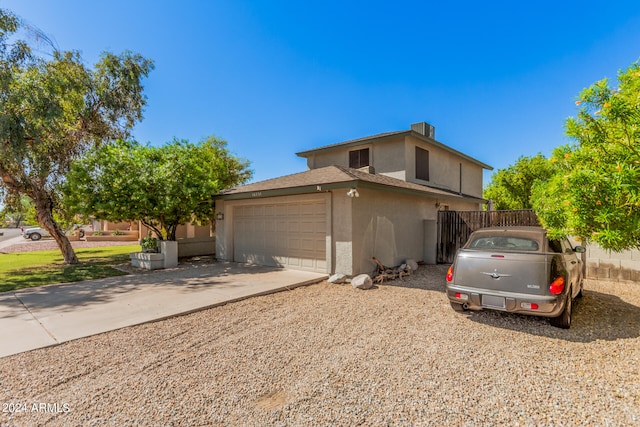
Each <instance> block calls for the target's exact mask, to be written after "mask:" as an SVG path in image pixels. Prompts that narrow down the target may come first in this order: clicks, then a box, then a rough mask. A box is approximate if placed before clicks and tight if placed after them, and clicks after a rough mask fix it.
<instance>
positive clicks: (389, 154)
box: [307, 138, 405, 180]
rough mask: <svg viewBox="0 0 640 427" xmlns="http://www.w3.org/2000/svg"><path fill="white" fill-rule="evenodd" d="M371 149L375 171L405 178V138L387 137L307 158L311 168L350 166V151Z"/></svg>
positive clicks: (370, 158)
mask: <svg viewBox="0 0 640 427" xmlns="http://www.w3.org/2000/svg"><path fill="white" fill-rule="evenodd" d="M364 148H368V149H369V164H370V166H373V168H374V169H375V173H377V174H383V175H388V176H392V177H394V178H398V179H402V180H404V179H405V167H404V165H405V157H404V152H405V148H404V138H394V139H386V140H383V141H376V142H373V143H371V144H363V145H358V146H356V147H345V148H339V149H335V150H331V151H326V152H321V153H316V154H314V155H312V156H310V157H308V158H307V167H308V168H309V169H318V168H323V167H326V166H342V167H345V168H348V167H349V151H353V150H361V149H364Z"/></svg>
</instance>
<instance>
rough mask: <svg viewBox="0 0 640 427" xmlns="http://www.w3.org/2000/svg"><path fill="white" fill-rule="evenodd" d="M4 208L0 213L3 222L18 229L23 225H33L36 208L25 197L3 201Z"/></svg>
mask: <svg viewBox="0 0 640 427" xmlns="http://www.w3.org/2000/svg"><path fill="white" fill-rule="evenodd" d="M5 203H6V206H5V207H4V208H3V209H2V211H1V212H0V215H1V216H2V218H4V221H7V222H8V224H9V225H11V226H13V227H20V226H21V225H22V224H23V223H26V224H35V223H36V222H37V221H36V207H35V206H34V204H33V202H32V201H31V199H30V198H29V197H27V196H21V197H17V198H13V199H8V200H5Z"/></svg>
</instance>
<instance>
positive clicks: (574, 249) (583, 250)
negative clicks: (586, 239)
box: [573, 246, 587, 254]
mask: <svg viewBox="0 0 640 427" xmlns="http://www.w3.org/2000/svg"><path fill="white" fill-rule="evenodd" d="M573 251H574V252H578V253H580V254H583V253H585V252H587V248H585V247H584V246H576V247H575V248H573Z"/></svg>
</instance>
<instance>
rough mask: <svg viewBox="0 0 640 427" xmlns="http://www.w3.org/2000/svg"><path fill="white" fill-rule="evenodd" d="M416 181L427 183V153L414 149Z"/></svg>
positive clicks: (420, 149)
mask: <svg viewBox="0 0 640 427" xmlns="http://www.w3.org/2000/svg"><path fill="white" fill-rule="evenodd" d="M416 179H422V180H424V181H429V152H428V151H427V150H424V149H422V148H420V147H416Z"/></svg>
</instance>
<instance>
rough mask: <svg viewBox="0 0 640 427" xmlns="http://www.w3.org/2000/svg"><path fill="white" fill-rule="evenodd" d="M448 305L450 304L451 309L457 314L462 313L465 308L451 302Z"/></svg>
mask: <svg viewBox="0 0 640 427" xmlns="http://www.w3.org/2000/svg"><path fill="white" fill-rule="evenodd" d="M449 303H450V304H451V308H453V309H454V310H455V311H457V312H458V313H464V312H465V311H467V310H465V308H464V307H463V306H462V304H458V303H457V302H453V301H449Z"/></svg>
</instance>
